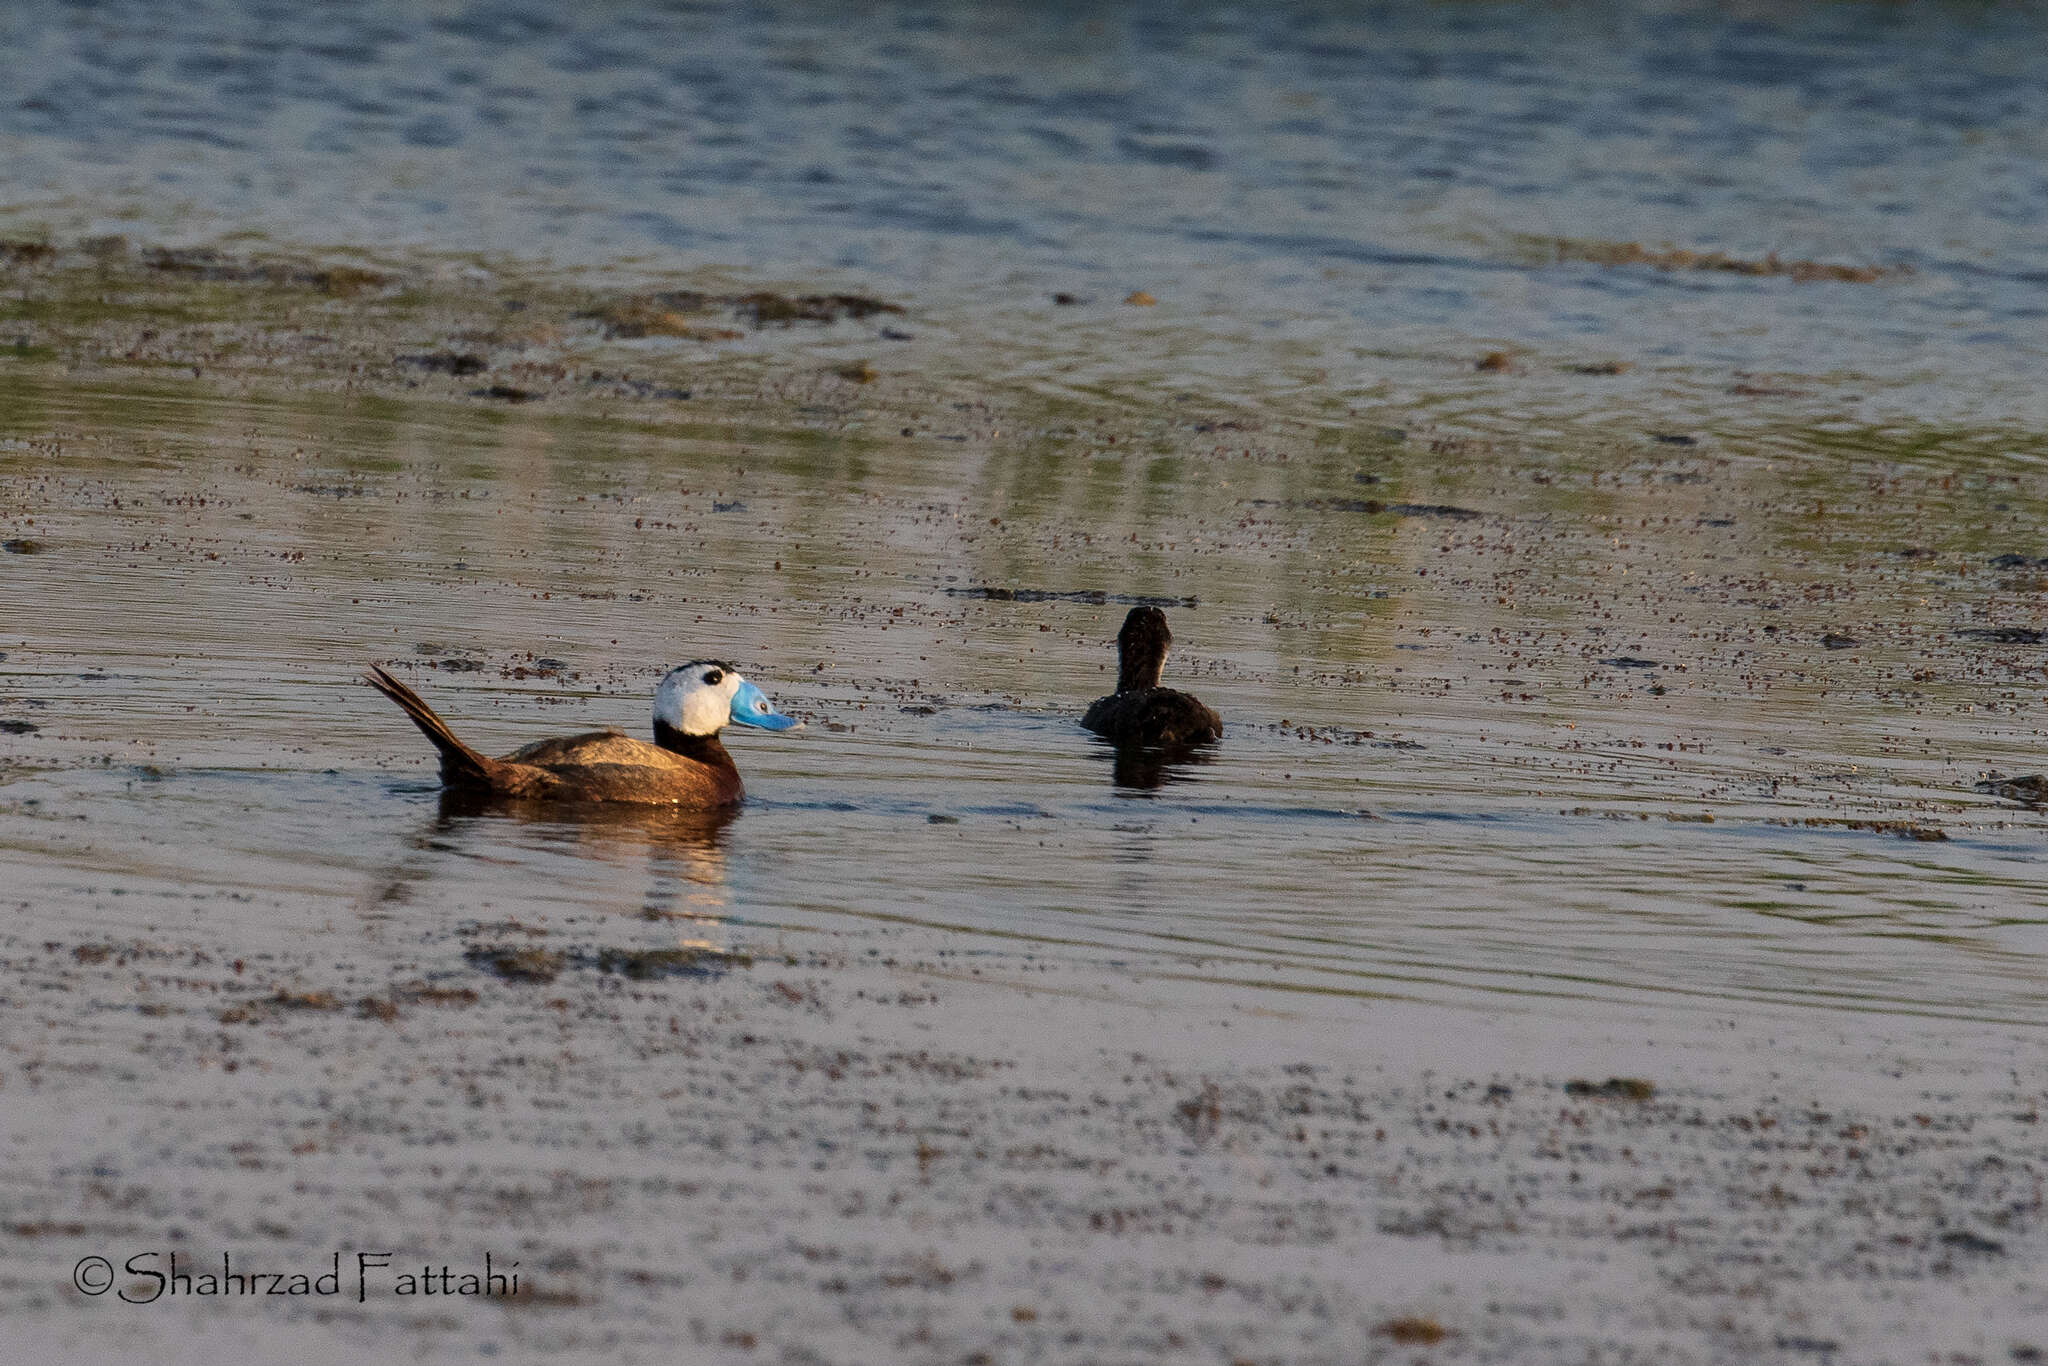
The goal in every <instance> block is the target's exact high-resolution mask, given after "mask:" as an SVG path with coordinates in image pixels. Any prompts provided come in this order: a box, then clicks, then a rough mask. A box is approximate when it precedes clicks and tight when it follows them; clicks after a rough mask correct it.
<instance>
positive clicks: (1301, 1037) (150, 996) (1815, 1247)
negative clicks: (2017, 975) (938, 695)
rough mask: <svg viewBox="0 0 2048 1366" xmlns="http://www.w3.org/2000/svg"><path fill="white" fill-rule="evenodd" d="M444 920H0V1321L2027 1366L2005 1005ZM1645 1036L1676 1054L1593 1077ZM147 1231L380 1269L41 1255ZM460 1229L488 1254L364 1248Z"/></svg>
mask: <svg viewBox="0 0 2048 1366" xmlns="http://www.w3.org/2000/svg"><path fill="white" fill-rule="evenodd" d="M479 933H480V934H481V935H482V936H483V937H484V938H487V939H488V938H491V937H493V936H496V935H505V934H511V935H512V936H514V937H518V936H519V931H518V930H516V929H511V930H508V929H507V928H505V927H483V928H481V929H480V930H472V932H471V933H470V934H468V935H463V934H459V933H458V934H449V935H442V934H439V933H430V934H428V935H425V936H418V935H409V936H407V938H408V940H410V941H412V942H411V945H410V946H409V947H408V948H407V950H405V951H402V952H397V953H390V954H380V953H362V952H357V953H351V954H349V955H348V956H347V957H346V958H340V959H337V958H335V957H333V956H331V955H330V954H329V953H326V952H321V953H291V952H278V953H273V954H266V955H264V956H263V959H262V961H261V962H260V963H245V964H242V965H230V964H226V963H222V962H220V961H219V960H218V959H217V958H216V957H215V954H216V953H218V952H219V951H220V947H221V946H219V945H217V944H215V945H210V946H204V945H202V943H200V942H195V941H194V940H193V939H192V938H189V937H176V938H170V937H166V938H158V939H154V940H131V941H127V942H119V943H117V942H108V941H98V940H94V941H84V942H78V943H63V942H56V943H52V944H49V945H47V946H43V945H32V944H28V943H25V942H23V940H22V939H21V937H19V936H14V935H10V936H9V938H8V941H7V945H6V956H7V972H8V978H9V982H10V987H9V996H10V998H11V999H10V1001H9V1008H10V1011H11V1012H12V1013H13V1015H14V1016H15V1019H16V1023H15V1025H14V1026H13V1028H12V1030H11V1031H10V1032H11V1033H13V1034H14V1035H15V1040H16V1041H15V1048H14V1049H13V1050H12V1051H13V1052H14V1053H15V1060H14V1061H13V1062H12V1063H11V1065H10V1066H9V1067H8V1068H7V1078H6V1087H7V1093H8V1101H9V1112H10V1116H11V1117H10V1145H9V1152H8V1154H7V1157H6V1162H5V1180H6V1185H7V1191H8V1201H7V1204H8V1216H9V1222H8V1226H7V1228H6V1229H5V1232H6V1234H7V1243H6V1246H7V1249H8V1251H7V1258H6V1272H5V1295H6V1301H7V1314H6V1325H7V1327H6V1329H5V1334H4V1335H5V1336H6V1337H7V1338H8V1339H9V1340H11V1341H12V1342H14V1343H16V1344H26V1343H31V1342H32V1343H37V1344H39V1345H42V1346H44V1347H45V1348H46V1349H52V1350H55V1351H56V1353H57V1357H56V1359H62V1360H86V1359H94V1358H98V1359H122V1358H123V1357H124V1356H125V1355H126V1354H128V1353H130V1352H132V1353H133V1354H135V1355H136V1356H138V1357H139V1356H142V1355H152V1354H154V1355H159V1356H162V1355H166V1354H167V1355H168V1356H169V1358H170V1359H173V1360H186V1359H196V1357H197V1356H198V1354H199V1353H201V1352H202V1351H211V1352H222V1351H225V1352H229V1353H243V1352H251V1351H269V1350H284V1349H285V1348H287V1347H289V1349H290V1350H291V1351H292V1352H293V1353H294V1354H295V1355H297V1356H301V1357H304V1358H305V1359H308V1360H314V1361H328V1360H333V1361H341V1360H346V1359H352V1358H357V1357H359V1356H360V1354H361V1353H363V1352H388V1351H394V1350H400V1349H401V1344H403V1345H404V1350H408V1351H413V1350H417V1351H424V1352H426V1353H427V1354H428V1355H429V1356H430V1357H433V1358H440V1357H444V1356H446V1357H463V1358H467V1357H470V1356H474V1355H479V1354H491V1355H498V1356H501V1357H507V1358H511V1359H518V1358H521V1357H524V1356H527V1355H533V1354H537V1353H541V1352H547V1353H549V1354H551V1355H552V1354H563V1355H566V1356H567V1357H568V1358H569V1359H574V1360H586V1359H587V1360H600V1359H609V1360H646V1361H656V1360H672V1359H675V1355H676V1353H678V1352H681V1353H682V1354H683V1355H684V1356H685V1357H687V1358H688V1359H693V1360H700V1359H701V1360H757V1359H758V1360H792V1361H869V1360H877V1359H883V1358H887V1359H896V1360H911V1361H971V1360H995V1361H1001V1360H1019V1359H1033V1360H1060V1361H1071V1360H1162V1361H1165V1360H1189V1359H1203V1360H1208V1359H1214V1360H1224V1361H1236V1360H1248V1361H1289V1362H1295V1361H1317V1362H1321V1361H1330V1362H1338V1361H1359V1360H1388V1361H1404V1360H1413V1359H1421V1358H1424V1357H1426V1358H1427V1359H1430V1360H1445V1359H1449V1360H1479V1361H1489V1360H1490V1361H1530V1360H1560V1361H1562V1360H1585V1359H1589V1358H1597V1357H1604V1356H1615V1357H1631V1356H1635V1357H1645V1358H1654V1359H1660V1360H1674V1361H1725V1360H1735V1359H1754V1360H1787V1361H1798V1360H1810V1359H1825V1358H1827V1357H1829V1356H1840V1357H1841V1358H1842V1359H1855V1360H1872V1361H1877V1360H1888V1361H1915V1360H1955V1359H1958V1358H1959V1357H1961V1358H1969V1359H1976V1360H1983V1361H1994V1360H1996V1361H2005V1360H2018V1361H2024V1360H2031V1359H2033V1358H2032V1356H2031V1353H2032V1352H2034V1351H2036V1350H2038V1349H2039V1344H2041V1343H2042V1341H2043V1339H2044V1324H2048V1319H2044V1312H2048V1311H2044V1306H2043V1305H2042V1303H2041V1298H2040V1290H2039V1285H2038V1280H2037V1278H2036V1274H2035V1271H2034V1268H2035V1267H2037V1266H2038V1265H2039V1264H2040V1261H2039V1258H2040V1251H2041V1234H2040V1200H2041V1194H2040V1179H2041V1177H2040V1173H2041V1161H2040V1159H2041V1138H2040V1133H2041V1114H2040V1104H2041V1100H2042V1092H2041V1089H2040V1087H2039V1086H2038V1084H2033V1085H2016V1084H2015V1083H2014V1081H2013V1077H2014V1075H2015V1074H2020V1075H2025V1073H2026V1071H2027V1069H2029V1068H2030V1066H2031V1059H2032V1057H2033V1055H2034V1045H2033V1041H2032V1040H2031V1039H2030V1038H2029V1039H2015V1038H2013V1037H2010V1036H2004V1037H2001V1036H1999V1035H1998V1034H1996V1033H1995V1032H1993V1033H1989V1034H1983V1035H1968V1036H1965V1035H1957V1034H1955V1033H1953V1032H1951V1033H1949V1034H1947V1035H1946V1036H1943V1035H1940V1034H1935V1033H1931V1032H1916V1031H1913V1030H1911V1029H1897V1030H1890V1029H1884V1028H1883V1027H1880V1031H1879V1032H1873V1031H1872V1030H1871V1029H1870V1028H1869V1026H1868V1025H1867V1024H1865V1023H1864V1022H1861V1021H1858V1022H1856V1023H1855V1024H1854V1025H1853V1026H1851V1027H1844V1028H1835V1029H1830V1030H1826V1031H1821V1032H1820V1033H1819V1034H1818V1035H1816V1034H1815V1032H1814V1031H1812V1030H1811V1029H1810V1026H1808V1025H1807V1024H1805V1023H1803V1022H1801V1021H1799V1020H1797V1019H1793V1018H1781V1019H1779V1020H1776V1021H1773V1022H1770V1024H1768V1025H1762V1026H1760V1025H1759V1024H1758V1022H1757V1021H1755V1020H1754V1019H1749V1020H1742V1021H1738V1020H1736V1019H1732V1018H1731V1019H1720V1018H1714V1017H1712V1016H1705V1017H1702V1016H1697V1015H1695V1016H1692V1017H1690V1018H1674V1017H1670V1016H1666V1017H1663V1018H1652V1017H1642V1018H1618V1019H1615V1020H1613V1021H1612V1022H1610V1023H1609V1024H1608V1025H1606V1026H1605V1027H1601V1028H1586V1029H1583V1030H1579V1031H1559V1030H1557V1029H1555V1028H1554V1027H1552V1028H1545V1029H1541V1030H1540V1032H1541V1034H1542V1035H1543V1038H1542V1042H1541V1044H1540V1045H1532V1043H1531V1041H1530V1039H1529V1037H1528V1035H1526V1034H1518V1031H1517V1029H1516V1027H1515V1024H1514V1022H1513V1020H1512V1017H1508V1018H1502V1017H1495V1018H1492V1019H1487V1018H1483V1017H1478V1016H1475V1015H1473V1014H1471V1013H1464V1012H1451V1011H1445V1010H1440V1009H1432V1008H1428V1007H1420V1006H1416V1005H1413V1004H1404V1003H1399V1002H1386V1003H1381V1004H1377V1005H1372V1006H1367V1007H1364V1008H1350V1009H1339V1008H1333V1007H1329V1006H1325V1005H1323V1004H1321V1003H1310V1004H1308V1005H1305V1006H1300V1007H1298V1008H1287V1007H1281V1008H1274V1007H1273V1006H1271V1005H1270V1004H1267V1003H1265V1002H1260V1003H1257V1004H1249V1003H1247V1002H1246V1001H1245V1000H1243V999H1242V998H1238V999H1233V997H1234V996H1235V995H1236V993H1232V992H1226V991H1218V990H1215V989H1213V988H1205V987H1200V986H1187V987H1179V988H1175V987H1170V986H1169V987H1162V986H1161V985H1160V984H1156V983H1147V982H1143V981H1132V980H1129V979H1119V978H1118V977H1116V976H1114V975H1108V974H1101V973H1099V972H1087V973H1077V972H1073V971H1068V970H1052V971H1040V972H1033V973H1023V972H1015V971H1007V972H1000V971H999V972H987V973H983V974H981V975H980V976H979V977H978V978H976V977H973V976H972V974H971V973H970V971H969V970H967V969H965V968H964V967H963V966H962V963H961V960H960V958H959V957H958V956H957V955H956V954H954V953H951V952H949V951H948V950H947V949H945V948H942V947H935V943H938V942H943V941H934V940H932V939H931V938H930V937H928V936H920V935H906V936H903V937H902V938H901V939H900V940H898V941H897V942H896V945H895V947H893V948H891V949H889V950H886V951H879V952H877V951H866V950H864V951H859V952H852V953H846V952H837V951H834V950H832V949H830V948H813V949H808V950H805V951H803V952H801V953H796V954H788V955H786V956H775V955H772V954H770V953H768V952H766V951H765V950H766V947H767V946H766V945H765V944H764V945H762V946H761V951H757V952H756V953H755V954H754V955H753V956H752V958H751V961H750V962H749V963H748V964H747V965H746V966H738V965H733V966H731V967H730V969H729V970H727V969H720V970H716V971H706V972H702V973H697V974H692V975H676V976H671V977H665V978H663V979H661V980H659V981H649V980H634V979H633V978H631V977H630V976H628V975H627V974H624V973H606V972H604V971H602V970H599V969H597V968H594V967H586V968H582V969H576V968H565V969H563V970H562V971H560V972H559V973H558V974H557V975H554V976H552V977H551V978H549V979H548V980H544V981H543V980H531V979H526V978H521V977H519V976H518V975H517V974H503V975H500V974H496V973H492V972H487V971H486V972H478V973H474V974H470V975H467V976H464V975H461V974H459V973H457V972H455V971H454V970H453V969H452V968H451V964H452V963H455V962H459V954H458V953H457V952H456V949H457V948H458V946H459V944H460V943H461V942H463V941H465V940H469V941H472V942H473V941H474V940H475V939H476V938H477V937H478V934H479ZM610 933H611V934H612V935H613V936H617V935H618V933H619V932H618V931H617V930H616V929H613V930H611V931H610ZM422 940H424V942H422ZM526 942H548V941H547V940H545V939H541V940H532V941H526ZM393 947H394V948H395V947H396V946H395V945H394V946H393ZM899 953H900V954H903V955H904V956H902V957H897V956H895V955H896V954H899ZM913 955H928V956H913ZM236 966H241V967H242V969H243V970H242V971H240V972H236V971H235V970H234V968H235V967H236ZM430 983H431V985H429V984H430ZM457 983H459V985H456V984H457ZM1054 1022H1056V1024H1055V1023H1054ZM1773 1029H1782V1030H1783V1031H1784V1034H1783V1035H1774V1034H1773V1033H1772V1032H1771V1031H1772V1030H1773ZM30 1031H32V1033H31V1032H30ZM1795 1033H1796V1035H1797V1036H1798V1037H1797V1041H1796V1042H1795V1041H1794V1038H1793V1037H1792V1036H1793V1035H1794V1034H1795ZM24 1035H28V1038H24V1037H23V1036H24ZM30 1040H32V1041H33V1045H32V1048H28V1049H25V1048H24V1044H27V1043H29V1041H30ZM1564 1058H1569V1059H1570V1060H1571V1064H1572V1065H1576V1066H1579V1067H1583V1068H1585V1069H1586V1070H1587V1073H1588V1075H1586V1076H1585V1077H1576V1076H1573V1075H1571V1074H1570V1072H1569V1070H1568V1069H1564V1070H1560V1068H1559V1066H1558V1064H1559V1062H1560V1061H1561V1060H1562V1059H1564ZM1872 1062H1878V1063H1879V1064H1880V1066H1881V1068H1882V1072H1883V1076H1882V1077H1881V1078H1880V1079H1879V1081H1878V1082H1877V1084H1873V1082H1872V1080H1871V1078H1870V1077H1869V1076H1867V1075H1865V1074H1864V1069H1865V1068H1867V1067H1868V1066H1869V1065H1870V1064H1871V1063H1872ZM1646 1064H1647V1065H1652V1066H1653V1067H1654V1069H1655V1070H1656V1071H1657V1072H1658V1074H1659V1075H1661V1076H1663V1077H1665V1078H1676V1079H1677V1080H1675V1081H1673V1080H1666V1081H1665V1082H1663V1083H1661V1084H1656V1085H1654V1086H1653V1085H1652V1084H1651V1083H1650V1082H1649V1080H1648V1079H1647V1078H1628V1079H1625V1080H1623V1079H1614V1080H1610V1078H1609V1075H1608V1073H1607V1072H1606V1071H1605V1069H1607V1068H1610V1067H1615V1066H1624V1067H1643V1066H1645V1065H1646ZM1752 1077H1754V1080H1751V1078H1752ZM172 1248H179V1249H183V1251H184V1260H185V1261H186V1264H187V1265H188V1266H193V1265H197V1266H199V1267H202V1268H208V1267H209V1266H210V1267H211V1268H212V1269H217V1267H218V1256H217V1254H216V1253H215V1252H214V1250H216V1249H229V1250H231V1251H232V1254H233V1261H234V1265H236V1266H239V1267H243V1268H246V1269H250V1270H259V1269H260V1270H264V1271H278V1272H301V1271H310V1272H313V1273H315V1274H317V1273H320V1272H323V1271H325V1270H327V1269H328V1267H329V1266H330V1264H331V1261H332V1258H333V1255H334V1254H335V1253H336V1252H337V1251H339V1252H340V1253H341V1254H342V1263H343V1264H344V1266H345V1267H353V1266H354V1265H355V1254H356V1253H358V1252H372V1253H374V1252H390V1253H392V1254H393V1256H392V1257H391V1259H390V1265H391V1266H392V1267H393V1268H394V1270H393V1271H391V1272H388V1273H387V1272H382V1271H377V1272H372V1273H370V1274H369V1276H368V1281H367V1283H368V1286H369V1290H368V1297H367V1298H366V1299H363V1300H361V1301H360V1302H359V1301H358V1300H357V1299H356V1284H357V1282H356V1278H355V1276H354V1274H353V1273H352V1272H351V1273H350V1274H349V1275H347V1276H345V1277H344V1280H345V1281H346V1282H347V1283H348V1287H349V1293H348V1294H346V1295H340V1296H336V1297H334V1298H330V1299H319V1298H313V1299H299V1300H291V1299H271V1300H269V1301H268V1302H255V1301H251V1300H241V1301H237V1300H234V1299H216V1300H209V1299H206V1298H204V1297H203V1296H201V1297H188V1298H185V1299H183V1300H180V1299H178V1297H177V1296H175V1295H167V1296H166V1297H165V1298H163V1299H161V1300H157V1301H156V1302H153V1303H146V1304H132V1305H123V1304H117V1303H114V1302H112V1300H111V1298H102V1299H100V1300H94V1301H88V1300H86V1299H84V1298H83V1297H81V1296H80V1295H79V1294H78V1293H77V1292H76V1291H74V1290H72V1289H70V1288H69V1287H68V1278H69V1275H70V1268H71V1267H72V1266H73V1265H74V1264H75V1263H76V1262H77V1261H78V1260H79V1259H80V1258H82V1257H85V1256H89V1255H104V1256H109V1257H110V1258H112V1259H113V1260H114V1262H115V1264H116V1265H117V1266H118V1265H121V1264H122V1263H123V1262H124V1261H125V1258H126V1256H130V1255H133V1254H135V1253H139V1252H156V1253H159V1254H160V1255H159V1256H158V1258H157V1259H156V1260H154V1261H147V1262H144V1263H142V1266H143V1267H144V1268H145V1269H149V1268H156V1269H161V1268H163V1267H164V1266H165V1265H166V1263H165V1261H164V1260H163V1256H162V1255H161V1254H167V1253H168V1251H169V1250H170V1249H172ZM117 1253H118V1254H121V1255H116V1254H117ZM487 1254H488V1255H489V1257H490V1259H491V1261H492V1264H493V1265H495V1266H496V1267H497V1268H498V1269H499V1270H500V1271H503V1270H504V1269H505V1268H506V1267H507V1266H508V1265H510V1266H513V1267H514V1268H516V1270H517V1271H518V1273H519V1274H520V1276H521V1278H522V1279H521V1282H520V1286H521V1288H520V1291H519V1293H518V1294H517V1295H511V1296H506V1297H504V1298H500V1299H487V1298H480V1297H475V1296H470V1297H464V1296H461V1295H459V1294H457V1295H443V1296H441V1297H440V1298H423V1297H420V1296H411V1297H408V1296H404V1295H401V1294H400V1293H399V1292H398V1290H397V1288H396V1287H397V1280H396V1277H397V1274H399V1270H401V1269H408V1268H442V1267H448V1268H452V1269H453V1272H454V1274H455V1275H456V1276H457V1277H460V1276H461V1275H463V1274H480V1273H481V1270H482V1268H483V1266H484V1263H485V1257H486V1255H487ZM378 1265H380V1266H381V1265H383V1264H382V1263H379V1264H378ZM117 1284H118V1285H119V1286H120V1287H121V1288H124V1289H128V1290H129V1291H130V1292H131V1293H132V1294H133V1295H134V1296H135V1297H137V1298H145V1299H146V1298H149V1297H150V1296H151V1295H152V1294H157V1293H162V1290H161V1287H160V1286H159V1285H158V1284H157V1283H155V1282H154V1281H152V1280H151V1279H149V1278H147V1277H142V1276H128V1275H122V1276H120V1277H119V1278H118V1282H117Z"/></svg>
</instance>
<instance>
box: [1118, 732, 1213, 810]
mask: <svg viewBox="0 0 2048 1366" xmlns="http://www.w3.org/2000/svg"><path fill="white" fill-rule="evenodd" d="M1099 749H1100V750H1102V751H1106V752H1107V754H1108V757H1109V760H1110V767H1109V783H1110V787H1111V788H1112V789H1114V790H1115V791H1116V794H1117V795H1118V796H1120V797H1148V796H1151V795H1152V794H1153V793H1155V792H1157V791H1158V790H1159V789H1160V788H1162V787H1167V786H1169V785H1171V784H1174V783H1191V782H1193V781H1195V774H1194V772H1193V770H1194V769H1197V768H1200V767H1202V766H1203V765H1205V764H1213V763H1215V762H1216V752H1215V750H1213V749H1211V748H1209V747H1207V746H1203V745H1110V744H1108V743H1106V742H1105V743H1101V744H1100V745H1099Z"/></svg>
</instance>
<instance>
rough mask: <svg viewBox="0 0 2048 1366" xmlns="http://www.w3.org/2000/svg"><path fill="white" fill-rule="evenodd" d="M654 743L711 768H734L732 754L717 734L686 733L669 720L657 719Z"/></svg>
mask: <svg viewBox="0 0 2048 1366" xmlns="http://www.w3.org/2000/svg"><path fill="white" fill-rule="evenodd" d="M654 743H655V744H657V745H660V746H661V747H662V748H663V749H665V750H667V751H668V752H669V753H671V754H680V755H682V756H683V757H684V758H685V759H695V760H696V761H697V762H698V763H700V764H704V765H707V766H709V767H711V768H732V767H733V762H732V756H731V755H730V754H727V753H726V752H725V746H724V745H722V744H720V743H719V741H718V737H717V736H716V735H685V734H684V733H683V732H682V731H679V730H677V729H676V728H675V727H674V726H671V725H670V724H669V723H668V722H666V721H662V720H659V719H657V720H656V721H655V723H654Z"/></svg>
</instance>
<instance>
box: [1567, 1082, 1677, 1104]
mask: <svg viewBox="0 0 2048 1366" xmlns="http://www.w3.org/2000/svg"><path fill="white" fill-rule="evenodd" d="M1564 1093H1565V1094H1566V1095H1568V1096H1586V1097H1590V1098H1591V1099H1594V1100H1649V1099H1650V1098H1651V1097H1653V1096H1655V1095H1656V1094H1657V1084H1656V1083H1655V1082H1651V1081H1644V1080H1643V1079H1642V1078H1641V1077H1609V1078H1608V1079H1607V1080H1606V1081H1600V1082H1593V1081H1584V1080H1573V1081H1568V1082H1566V1083H1565V1084H1564Z"/></svg>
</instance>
